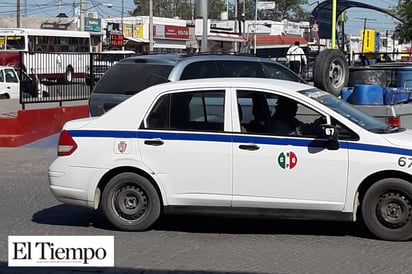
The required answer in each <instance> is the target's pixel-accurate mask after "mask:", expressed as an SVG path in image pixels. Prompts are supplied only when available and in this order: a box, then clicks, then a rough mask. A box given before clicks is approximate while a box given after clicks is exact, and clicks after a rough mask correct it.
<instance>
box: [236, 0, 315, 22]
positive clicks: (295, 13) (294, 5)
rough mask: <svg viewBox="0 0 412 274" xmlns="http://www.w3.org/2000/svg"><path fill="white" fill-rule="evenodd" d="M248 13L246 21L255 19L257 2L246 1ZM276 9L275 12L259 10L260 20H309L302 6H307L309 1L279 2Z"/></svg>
mask: <svg viewBox="0 0 412 274" xmlns="http://www.w3.org/2000/svg"><path fill="white" fill-rule="evenodd" d="M244 1H246V2H245V6H246V11H245V19H246V20H253V19H254V14H255V12H254V6H255V0H244ZM275 2H276V7H275V9H273V10H259V11H258V19H259V20H273V21H281V20H283V19H287V20H290V21H302V20H308V19H309V15H310V13H309V12H306V11H304V10H303V8H302V7H301V5H304V4H307V3H308V2H307V0H277V1H275Z"/></svg>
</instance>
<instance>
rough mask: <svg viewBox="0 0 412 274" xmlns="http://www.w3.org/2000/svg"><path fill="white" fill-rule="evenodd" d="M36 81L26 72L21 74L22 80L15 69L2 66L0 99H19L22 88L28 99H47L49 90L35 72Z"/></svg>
mask: <svg viewBox="0 0 412 274" xmlns="http://www.w3.org/2000/svg"><path fill="white" fill-rule="evenodd" d="M33 75H34V79H33V78H32V77H30V76H29V75H28V74H27V73H26V72H22V73H21V79H20V78H19V76H18V73H17V72H16V70H15V69H14V68H13V67H5V66H0V99H19V98H20V88H23V94H24V96H27V97H43V96H44V97H47V96H48V95H49V92H48V89H47V87H46V86H45V85H43V84H42V83H41V82H40V80H38V78H37V75H36V74H35V72H33Z"/></svg>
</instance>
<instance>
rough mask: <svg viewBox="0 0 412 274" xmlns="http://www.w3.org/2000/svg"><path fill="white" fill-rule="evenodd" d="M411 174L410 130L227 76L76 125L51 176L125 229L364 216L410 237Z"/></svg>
mask: <svg viewBox="0 0 412 274" xmlns="http://www.w3.org/2000/svg"><path fill="white" fill-rule="evenodd" d="M411 170H412V131H410V130H406V129H403V128H397V127H392V126H388V125H386V124H383V123H381V122H379V121H377V120H376V119H374V118H373V117H370V116H368V115H366V114H364V113H363V112H360V111H359V110H356V109H355V108H353V107H352V106H351V105H349V104H348V103H346V102H344V101H341V100H339V99H338V98H336V97H334V96H333V95H331V94H329V93H327V92H324V91H321V90H319V89H317V88H314V87H312V86H309V85H305V84H300V83H294V82H287V81H282V80H271V79H255V78H253V79H252V78H240V79H234V78H231V79H225V78H219V79H203V80H188V81H179V82H174V83H167V84H161V85H157V86H153V87H150V88H148V89H146V90H144V91H142V92H140V93H138V94H136V95H134V96H133V97H131V98H130V99H128V100H126V101H124V102H123V103H121V104H120V105H118V106H116V107H115V108H113V109H111V110H110V111H109V112H107V113H106V114H104V115H103V116H101V117H97V118H86V119H80V120H74V121H70V122H68V123H66V124H65V126H64V128H63V130H62V132H61V134H60V138H59V143H58V157H57V159H56V160H55V161H54V162H53V163H52V164H51V166H50V168H49V179H50V189H51V192H52V193H53V194H54V196H55V197H56V198H57V199H58V200H59V201H62V202H64V203H67V204H72V205H79V206H85V207H89V208H94V209H97V208H99V207H101V208H102V209H103V212H104V214H105V216H106V217H107V219H108V220H109V221H110V222H111V223H112V224H113V225H114V226H115V227H117V228H119V229H123V230H134V231H141V230H146V229H148V228H149V227H150V226H151V225H152V224H153V223H154V222H155V221H156V220H157V219H158V218H159V216H160V214H167V213H176V212H179V213H182V212H183V213H184V212H191V213H193V212H195V213H196V212H199V213H200V212H202V213H205V212H206V213H210V214H220V213H225V214H227V213H233V214H245V215H248V216H251V215H253V214H256V216H262V215H268V216H273V217H274V218H284V217H287V218H304V219H318V220H341V221H356V218H357V216H362V219H363V222H364V223H365V224H366V226H367V227H368V228H369V230H370V231H371V232H372V233H373V234H374V235H375V236H376V237H378V238H380V239H385V240H395V241H401V240H408V239H411V238H412V221H411V216H412V176H411ZM357 213H360V214H357Z"/></svg>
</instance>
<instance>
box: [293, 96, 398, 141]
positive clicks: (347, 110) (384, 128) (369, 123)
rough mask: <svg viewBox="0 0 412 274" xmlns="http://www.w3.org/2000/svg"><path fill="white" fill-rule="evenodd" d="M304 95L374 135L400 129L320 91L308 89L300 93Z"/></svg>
mask: <svg viewBox="0 0 412 274" xmlns="http://www.w3.org/2000/svg"><path fill="white" fill-rule="evenodd" d="M300 92H301V93H302V94H305V95H306V96H308V97H310V98H312V99H314V100H316V101H318V102H320V103H321V104H323V105H325V106H327V107H329V108H331V109H332V110H334V111H335V112H337V113H339V114H340V115H342V116H344V117H346V118H347V119H349V120H350V121H352V122H354V123H355V124H357V125H358V126H360V127H362V128H364V129H366V130H368V131H371V132H374V133H391V132H396V131H399V130H400V128H398V127H394V126H388V125H387V124H385V123H383V122H381V121H379V120H378V119H376V118H374V117H372V116H369V115H368V114H366V113H364V112H363V111H361V110H359V109H357V108H355V107H353V106H352V105H351V104H349V103H347V102H346V101H344V100H340V99H339V98H337V97H335V96H333V95H332V94H330V93H328V92H326V91H322V90H319V89H316V88H314V89H308V90H302V91H300Z"/></svg>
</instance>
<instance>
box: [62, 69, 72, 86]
mask: <svg viewBox="0 0 412 274" xmlns="http://www.w3.org/2000/svg"><path fill="white" fill-rule="evenodd" d="M73 76H74V75H73V68H72V67H67V68H66V75H65V77H64V81H65V83H66V84H71V83H73Z"/></svg>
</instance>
